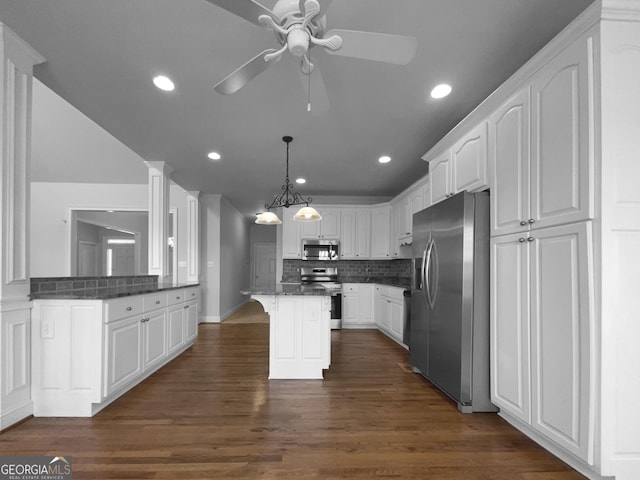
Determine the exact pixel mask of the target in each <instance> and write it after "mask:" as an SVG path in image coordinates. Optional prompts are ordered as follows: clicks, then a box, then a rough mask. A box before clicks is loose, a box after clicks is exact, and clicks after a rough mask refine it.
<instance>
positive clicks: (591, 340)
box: [468, 0, 640, 480]
mask: <svg viewBox="0 0 640 480" xmlns="http://www.w3.org/2000/svg"><path fill="white" fill-rule="evenodd" d="M638 85H640V1H637V0H631V1H618V0H601V1H597V2H595V3H594V4H593V5H592V6H591V7H589V9H587V10H586V11H585V12H584V13H583V14H582V15H581V16H580V17H578V19H576V20H575V21H574V22H573V23H572V24H571V25H570V26H569V27H567V29H565V30H564V31H563V32H562V33H561V34H560V35H558V37H556V38H555V39H554V40H553V41H552V42H550V44H549V45H547V46H546V47H545V48H544V49H543V50H542V51H541V52H540V53H538V54H537V55H536V56H535V57H534V58H533V59H532V60H531V61H530V62H528V63H527V64H526V65H525V66H524V67H523V68H522V69H521V70H520V71H518V72H517V73H516V74H515V75H514V76H513V77H512V78H511V79H509V80H508V81H507V82H506V83H505V84H504V85H503V86H502V87H500V88H499V89H498V90H497V91H496V92H495V93H494V94H493V95H492V96H491V97H490V98H489V99H488V100H487V101H486V102H485V104H484V109H483V108H479V109H478V111H480V112H483V111H484V112H485V113H486V114H487V115H488V118H489V120H488V147H489V170H490V188H491V391H492V401H493V402H494V403H495V404H496V405H497V406H499V407H500V415H501V416H502V417H503V418H505V419H506V420H507V421H509V422H510V423H511V424H512V425H514V426H515V427H516V428H518V429H520V430H521V431H523V432H525V433H526V434H527V435H529V436H530V437H531V438H533V439H534V440H536V441H537V442H538V443H540V444H541V445H542V446H544V447H545V448H547V449H548V450H550V451H551V452H553V453H554V454H556V455H557V456H558V457H560V458H561V459H563V460H564V461H566V462H567V463H569V464H570V465H571V466H573V467H574V468H576V469H577V470H579V471H580V472H582V473H583V474H585V475H586V476H588V477H589V478H594V479H596V478H597V479H599V478H603V477H606V478H615V479H617V480H631V479H636V478H640V435H638V425H640V413H639V412H640V409H638V407H637V405H636V401H635V399H637V398H639V397H640V374H638V370H637V367H638V365H640V354H639V353H638V351H639V349H638V348H637V345H638V338H640V322H639V321H638V313H637V312H638V311H640V300H638V299H639V298H640V295H638V291H637V289H638V285H640V189H639V188H638V187H637V182H638V179H640V157H639V155H640V154H639V153H638V152H640V134H639V133H640V93H639V92H640V90H639V89H638ZM474 115H476V117H477V115H478V112H475V113H474ZM477 120H478V118H471V119H469V120H468V122H469V123H470V124H474V123H477Z"/></svg>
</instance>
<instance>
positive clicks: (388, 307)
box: [374, 285, 405, 345]
mask: <svg viewBox="0 0 640 480" xmlns="http://www.w3.org/2000/svg"><path fill="white" fill-rule="evenodd" d="M404 290H405V289H404V288H400V287H392V286H388V285H376V290H375V300H374V304H375V316H376V324H377V325H378V328H379V329H380V330H381V331H382V332H383V333H385V334H387V335H388V336H389V337H391V338H392V339H394V340H395V341H396V342H398V343H399V344H401V345H404V343H403V341H402V337H403V334H404Z"/></svg>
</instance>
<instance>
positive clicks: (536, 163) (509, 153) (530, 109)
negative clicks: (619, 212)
mask: <svg viewBox="0 0 640 480" xmlns="http://www.w3.org/2000/svg"><path fill="white" fill-rule="evenodd" d="M588 65H589V60H588V50H587V45H586V42H576V43H575V44H573V45H571V46H570V47H569V48H567V49H566V50H564V51H562V52H561V53H560V54H559V55H557V56H556V57H554V58H553V59H552V60H551V61H550V62H549V63H548V64H546V65H545V66H544V67H542V68H541V69H540V70H539V71H538V72H537V73H536V74H535V75H534V76H533V77H532V80H531V82H530V84H529V85H527V86H525V87H524V88H522V89H521V90H520V91H519V92H517V93H516V94H515V95H513V96H512V97H511V98H509V99H508V100H507V101H506V102H505V103H504V104H503V105H502V106H501V107H500V108H499V109H498V110H497V111H496V112H495V113H494V114H493V115H491V118H490V121H489V129H490V148H491V153H492V156H493V159H494V160H493V162H494V164H493V168H492V181H491V183H492V185H491V186H492V196H493V197H494V198H493V200H492V212H491V213H492V215H491V234H492V235H503V234H508V233H512V232H520V231H528V230H530V229H532V228H542V227H548V226H552V225H561V224H564V223H569V222H575V221H581V220H588V219H591V218H593V205H592V202H593V200H592V193H593V192H592V188H591V185H592V182H593V167H592V160H591V152H590V147H589V142H590V139H589V124H590V120H589V115H590V113H589V112H590V109H591V105H590V102H591V100H590V98H589V93H588V92H589V85H588V81H589V80H588V79H589V73H588ZM530 145H531V147H530ZM529 152H531V157H530V156H529Z"/></svg>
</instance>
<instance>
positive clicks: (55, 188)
mask: <svg viewBox="0 0 640 480" xmlns="http://www.w3.org/2000/svg"><path fill="white" fill-rule="evenodd" d="M148 201H149V200H148V194H147V185H113V184H97V183H40V182H33V183H31V267H30V270H31V276H32V277H64V276H68V275H69V265H70V260H69V258H70V251H71V247H70V245H69V243H68V242H69V232H68V226H69V220H70V218H69V209H70V208H81V209H95V210H147V204H148Z"/></svg>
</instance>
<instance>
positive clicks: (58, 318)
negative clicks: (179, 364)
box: [31, 287, 199, 417]
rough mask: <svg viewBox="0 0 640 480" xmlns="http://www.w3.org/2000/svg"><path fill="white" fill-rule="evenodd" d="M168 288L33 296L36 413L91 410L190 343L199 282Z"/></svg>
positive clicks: (82, 413)
mask: <svg viewBox="0 0 640 480" xmlns="http://www.w3.org/2000/svg"><path fill="white" fill-rule="evenodd" d="M170 292H172V293H171V294H168V293H154V294H146V295H136V296H131V297H126V298H118V299H114V300H104V301H103V300H62V299H61V300H34V301H33V311H32V323H33V329H32V335H31V342H32V344H31V347H32V349H31V351H32V356H33V360H32V363H33V376H32V381H31V389H32V397H33V407H34V408H33V411H34V416H50V417H90V416H92V415H95V414H96V413H97V412H99V411H100V410H101V409H102V408H104V407H105V406H106V405H108V404H109V403H111V402H112V401H113V400H115V399H116V398H118V397H119V396H120V395H122V394H123V393H125V392H126V391H127V390H129V389H131V388H132V387H133V386H135V385H136V384H138V383H139V382H141V381H142V380H144V379H145V378H146V377H147V376H149V375H150V374H151V373H153V372H154V371H156V370H157V369H158V368H160V367H162V366H163V365H165V364H166V363H167V362H169V361H170V360H171V359H172V358H174V357H175V356H176V355H178V354H179V353H180V352H182V351H184V350H186V349H187V348H189V347H190V346H191V345H192V344H193V341H194V339H195V337H196V336H197V333H198V330H197V326H198V298H199V295H198V287H188V288H183V289H174V290H170ZM176 292H178V293H177V294H176Z"/></svg>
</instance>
